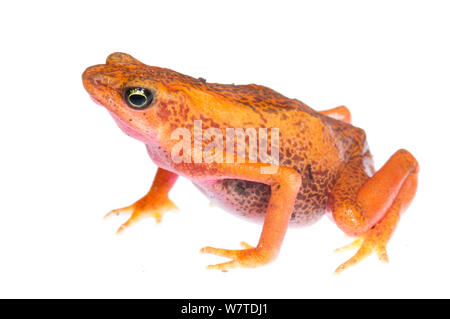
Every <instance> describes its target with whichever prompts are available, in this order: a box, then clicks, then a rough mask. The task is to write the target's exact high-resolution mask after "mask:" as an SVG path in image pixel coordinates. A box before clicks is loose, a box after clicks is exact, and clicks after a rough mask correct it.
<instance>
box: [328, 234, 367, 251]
mask: <svg viewBox="0 0 450 319" xmlns="http://www.w3.org/2000/svg"><path fill="white" fill-rule="evenodd" d="M363 241H364V238H363V237H359V238H358V239H356V240H354V241H353V242H351V243H350V244H348V245H345V246H342V247H339V248H336V249H335V250H334V251H335V252H337V253H340V252H343V251H347V250H351V249H359V248H360V247H361V245H362V243H363Z"/></svg>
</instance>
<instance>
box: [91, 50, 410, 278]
mask: <svg viewBox="0 0 450 319" xmlns="http://www.w3.org/2000/svg"><path fill="white" fill-rule="evenodd" d="M83 84H84V86H85V88H86V90H87V91H88V92H89V94H90V95H91V96H92V98H93V99H94V100H95V101H96V102H98V103H99V104H101V105H103V106H105V107H106V108H107V109H108V111H109V112H110V113H111V114H112V116H113V117H114V119H115V120H116V122H117V123H118V125H119V126H120V127H121V128H122V130H123V131H124V132H125V133H127V134H128V135H130V136H133V137H135V138H137V139H139V140H141V141H142V142H144V143H145V144H146V146H147V150H148V153H149V155H150V157H151V158H152V160H153V161H154V162H155V163H156V164H157V165H158V167H159V169H158V172H157V175H156V177H155V181H154V183H153V185H152V188H151V190H150V191H149V193H148V194H147V195H146V196H145V197H144V198H142V199H141V200H139V201H138V202H136V203H135V204H133V205H131V206H128V207H125V208H123V209H119V210H114V211H112V212H111V213H110V214H120V213H127V212H128V213H131V214H132V215H131V217H130V219H129V220H128V221H127V222H126V223H125V224H124V225H122V227H121V229H120V230H123V229H124V228H125V227H126V226H129V225H130V224H132V223H133V222H135V221H137V220H138V219H139V218H141V217H142V216H148V215H151V216H154V217H155V218H156V219H157V220H160V219H161V216H162V214H163V213H164V212H165V211H167V210H169V209H172V208H175V205H174V204H173V203H172V202H171V201H170V200H169V198H168V193H169V191H170V189H171V187H172V186H173V184H174V183H175V181H176V179H177V177H178V175H181V176H184V177H187V178H189V179H190V180H192V182H193V183H194V184H195V185H196V186H197V187H199V188H200V190H202V192H203V193H204V194H205V195H207V196H208V197H209V198H210V199H211V200H212V201H213V202H215V203H218V204H219V205H221V206H222V207H224V208H226V209H228V210H230V211H232V212H235V213H237V214H240V215H244V216H247V217H250V218H254V219H260V220H264V226H263V231H262V234H261V237H260V241H259V243H258V245H257V246H256V247H251V246H250V245H248V244H244V248H245V249H243V250H226V249H216V248H212V247H205V248H204V249H202V251H203V252H210V253H214V254H218V255H221V256H227V257H230V258H232V260H231V261H230V262H227V263H224V264H219V265H213V266H211V268H218V269H222V270H224V269H228V268H233V267H254V266H259V265H262V264H265V263H267V262H269V261H271V260H273V259H274V258H275V257H276V256H277V254H278V251H279V249H280V247H281V244H282V240H283V238H284V234H285V232H286V228H287V227H288V224H290V225H307V224H311V223H313V222H315V221H317V220H318V219H319V218H320V217H321V216H322V215H323V214H324V213H325V212H327V211H328V212H330V213H331V214H332V216H333V218H334V220H335V221H336V223H337V225H338V226H339V227H340V228H341V229H342V230H343V231H344V232H346V233H347V234H349V235H352V236H363V238H364V240H361V243H362V246H361V249H360V251H364V252H365V253H364V254H363V253H360V252H358V253H357V255H355V257H354V258H353V259H351V260H350V261H349V262H347V263H346V264H344V265H342V266H341V267H340V268H338V270H342V269H344V268H345V267H346V266H348V265H350V264H353V263H355V262H357V261H359V260H360V259H361V258H363V257H364V256H366V255H367V254H368V253H370V252H371V251H372V250H373V249H375V250H377V251H378V250H380V251H383V254H384V255H385V251H384V246H385V244H386V243H387V240H388V239H389V237H390V235H391V233H392V231H393V229H394V228H395V225H396V224H397V221H398V216H399V215H400V213H401V212H402V211H404V210H405V209H406V206H407V205H408V204H409V202H410V201H411V200H412V198H413V196H414V193H415V189H416V185H417V172H418V164H417V162H416V161H415V159H414V157H412V155H411V154H410V153H409V152H407V151H404V150H401V151H399V152H397V153H396V154H394V156H393V157H392V158H391V159H390V161H389V162H388V163H386V165H385V166H384V167H383V168H382V169H380V171H378V172H377V173H376V174H375V175H374V176H372V175H373V174H374V168H373V163H372V157H371V155H370V153H369V151H368V147H367V143H366V137H365V133H364V131H363V130H361V129H359V128H357V127H354V126H352V125H351V124H350V121H351V115H350V112H349V111H348V109H347V108H345V107H344V106H341V107H337V108H335V109H331V110H327V111H322V112H316V111H314V110H313V109H311V108H310V107H308V106H307V105H305V104H304V103H302V102H300V101H298V100H295V99H289V98H286V97H284V96H283V95H281V94H279V93H277V92H275V91H273V90H271V89H269V88H266V87H263V86H259V85H255V84H250V85H223V84H215V83H207V82H206V81H205V80H203V79H194V78H192V77H189V76H186V75H183V74H180V73H177V72H174V71H172V70H168V69H163V68H159V67H153V66H147V65H145V64H142V63H141V62H139V61H137V60H135V59H134V58H132V57H131V56H129V55H127V54H123V53H114V54H112V55H110V56H109V57H108V59H107V62H106V64H102V65H96V66H93V67H90V68H88V69H87V70H86V71H85V72H84V73H83ZM128 87H144V88H146V89H148V90H150V91H151V92H152V93H153V95H154V99H153V102H152V104H151V106H150V107H149V108H147V109H145V110H136V109H132V108H130V107H128V105H127V103H126V102H125V100H124V93H123V92H124V90H125V89H126V88H128ZM194 120H202V129H203V131H205V130H206V129H208V128H210V127H214V128H219V129H220V130H221V131H222V134H223V135H224V136H225V135H226V133H225V129H226V128H244V129H246V128H269V129H270V128H279V137H280V142H279V154H280V157H279V169H278V171H277V172H276V173H275V174H261V172H260V169H261V167H264V166H266V165H268V164H265V163H264V160H263V159H261V158H259V156H258V161H257V163H249V162H248V160H247V161H246V160H245V159H242V160H243V161H244V163H239V164H238V163H232V164H226V163H193V162H192V163H175V162H174V161H172V159H171V156H170V155H171V150H172V148H173V146H174V145H175V144H176V143H177V142H178V141H177V140H174V139H171V138H170V137H171V133H172V132H173V130H175V129H176V128H179V127H184V128H187V129H188V130H190V131H191V132H192V131H193V123H194ZM192 135H193V132H192ZM270 141H271V138H270V135H269V137H268V139H267V141H264V143H267V144H268V149H270ZM208 143H209V141H203V144H204V145H203V146H206V144H208ZM248 151H249V150H248V148H247V152H246V154H248ZM224 157H225V155H224ZM236 159H237V157H236ZM385 224H386V225H385ZM374 234H376V235H374ZM380 234H381V235H380Z"/></svg>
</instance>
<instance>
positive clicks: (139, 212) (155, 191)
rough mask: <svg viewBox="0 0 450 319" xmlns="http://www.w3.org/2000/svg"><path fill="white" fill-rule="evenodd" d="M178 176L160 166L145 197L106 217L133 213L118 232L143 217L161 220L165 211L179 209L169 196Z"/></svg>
mask: <svg viewBox="0 0 450 319" xmlns="http://www.w3.org/2000/svg"><path fill="white" fill-rule="evenodd" d="M177 178H178V175H177V174H175V173H172V172H169V171H167V170H165V169H162V168H158V170H157V172H156V175H155V179H154V180H153V184H152V187H151V188H150V191H149V192H148V193H147V194H146V195H145V196H144V197H142V198H141V199H140V200H138V201H137V202H135V203H134V204H132V205H130V206H127V207H124V208H119V209H115V210H112V211H110V212H109V213H108V214H107V215H106V216H105V218H106V217H109V216H112V215H122V214H131V216H130V218H129V219H128V220H127V221H126V222H125V223H124V224H122V225H121V226H120V228H119V229H118V230H117V233H120V232H122V231H123V230H124V229H125V228H127V227H128V226H130V225H131V224H134V223H136V222H137V221H138V220H140V219H141V218H143V217H149V216H151V217H154V218H155V220H156V222H158V223H159V222H161V219H162V216H163V214H164V213H165V212H167V211H169V210H176V209H177V207H176V206H175V204H174V203H173V202H172V201H171V200H170V199H169V196H168V195H169V191H170V190H171V188H172V187H173V185H174V184H175V182H176V180H177Z"/></svg>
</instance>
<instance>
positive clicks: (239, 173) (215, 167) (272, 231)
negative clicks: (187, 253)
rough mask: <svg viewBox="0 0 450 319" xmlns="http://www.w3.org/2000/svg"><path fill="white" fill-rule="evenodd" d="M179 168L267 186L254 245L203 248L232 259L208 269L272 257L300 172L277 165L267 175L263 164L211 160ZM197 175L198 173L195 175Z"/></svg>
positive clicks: (253, 263) (258, 262)
mask: <svg viewBox="0 0 450 319" xmlns="http://www.w3.org/2000/svg"><path fill="white" fill-rule="evenodd" d="M190 165H191V168H190V169H191V172H189V167H186V166H185V167H184V169H183V171H184V172H186V169H188V171H187V172H188V174H191V175H192V177H194V178H196V179H202V175H203V176H205V177H204V178H205V181H207V180H217V179H224V178H234V179H243V180H248V181H253V182H259V183H264V184H267V185H270V187H271V196H270V199H269V203H268V206H267V213H266V218H265V220H264V225H263V229H262V232H261V236H260V239H259V242H258V245H257V246H256V247H255V248H249V246H247V248H246V249H243V250H230V249H218V248H213V247H205V248H203V249H202V252H206V253H212V254H216V255H220V256H224V257H229V258H231V259H232V260H231V261H229V262H226V263H223V264H218V265H213V266H210V268H216V269H222V270H225V269H228V268H235V267H256V266H261V265H263V264H266V263H268V262H270V261H271V260H273V259H275V258H276V256H277V255H278V252H279V249H280V247H281V244H282V241H283V239H284V235H285V233H286V230H287V227H288V224H289V220H290V217H291V214H292V211H293V209H294V203H295V199H296V197H297V193H298V191H299V188H300V185H301V175H300V174H299V173H298V172H297V171H295V170H294V169H292V168H289V167H278V169H277V170H276V171H275V172H272V173H271V174H267V173H266V174H264V172H267V170H266V171H265V169H267V168H268V167H270V165H268V164H263V163H236V161H235V163H231V164H227V163H214V164H190ZM199 175H200V176H199Z"/></svg>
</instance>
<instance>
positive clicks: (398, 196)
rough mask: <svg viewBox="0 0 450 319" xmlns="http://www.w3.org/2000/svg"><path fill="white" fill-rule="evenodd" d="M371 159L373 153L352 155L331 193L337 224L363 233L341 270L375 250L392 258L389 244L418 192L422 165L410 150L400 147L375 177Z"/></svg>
mask: <svg viewBox="0 0 450 319" xmlns="http://www.w3.org/2000/svg"><path fill="white" fill-rule="evenodd" d="M370 160H371V158H370V154H368V155H366V156H357V157H354V158H353V159H351V160H350V161H349V162H348V163H347V165H346V167H345V168H344V170H343V172H342V174H341V177H340V178H339V180H338V181H337V183H336V185H335V186H334V188H333V191H332V192H331V194H330V198H329V202H328V207H329V209H330V210H331V212H332V214H333V217H334V220H335V222H336V224H337V225H338V226H339V228H341V229H342V230H343V231H344V232H345V233H346V234H348V235H351V236H361V237H360V238H359V239H358V240H357V241H355V243H354V244H352V245H349V247H351V248H353V247H359V250H358V251H357V253H356V254H355V255H354V256H353V257H352V258H351V259H349V260H348V261H347V262H345V263H343V264H342V265H340V266H339V267H338V268H337V269H336V272H337V273H338V272H341V271H342V270H344V269H346V268H347V267H349V266H352V265H355V264H356V263H358V262H359V261H361V260H362V259H364V258H365V257H366V256H368V255H370V254H371V253H372V252H376V253H377V255H378V257H379V258H380V259H381V260H382V261H385V262H386V261H387V260H388V259H387V253H386V245H387V243H388V241H389V239H390V237H391V235H392V233H393V232H394V230H395V227H396V225H397V223H398V221H399V218H400V215H401V213H402V212H404V211H405V210H406V208H407V207H408V205H409V204H410V202H411V201H412V199H413V197H414V195H415V192H416V188H417V175H418V172H419V165H418V163H417V161H416V159H415V158H414V157H413V156H412V155H411V154H410V153H409V152H408V151H406V150H399V151H397V152H396V153H395V154H394V155H393V156H392V157H391V158H390V159H389V160H388V161H387V162H386V164H384V166H383V167H382V168H381V169H380V170H379V171H377V172H376V173H375V174H374V175H373V176H372V177H369V175H368V172H367V171H368V170H370V165H367V164H368V162H369V161H370ZM369 173H370V172H369Z"/></svg>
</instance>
